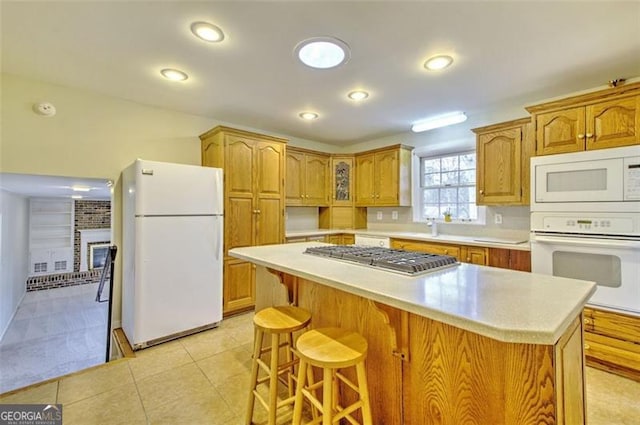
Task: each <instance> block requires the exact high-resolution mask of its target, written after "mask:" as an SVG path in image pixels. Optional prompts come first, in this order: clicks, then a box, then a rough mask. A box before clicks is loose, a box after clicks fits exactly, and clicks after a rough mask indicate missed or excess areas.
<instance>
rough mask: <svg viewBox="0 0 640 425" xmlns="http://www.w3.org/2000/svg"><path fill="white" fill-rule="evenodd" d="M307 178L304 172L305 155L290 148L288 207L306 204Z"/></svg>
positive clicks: (288, 155)
mask: <svg viewBox="0 0 640 425" xmlns="http://www.w3.org/2000/svg"><path fill="white" fill-rule="evenodd" d="M305 177H306V174H305V172H304V154H303V153H301V152H296V151H294V150H293V149H291V148H288V149H287V184H286V200H287V206H295V205H303V204H304V181H305Z"/></svg>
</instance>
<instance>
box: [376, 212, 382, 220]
mask: <svg viewBox="0 0 640 425" xmlns="http://www.w3.org/2000/svg"><path fill="white" fill-rule="evenodd" d="M376 218H377V219H378V220H382V211H378V213H377V214H376Z"/></svg>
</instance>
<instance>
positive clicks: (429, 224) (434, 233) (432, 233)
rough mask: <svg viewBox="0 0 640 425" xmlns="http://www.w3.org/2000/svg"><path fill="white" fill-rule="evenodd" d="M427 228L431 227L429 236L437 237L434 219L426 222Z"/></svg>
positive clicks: (436, 225) (436, 226)
mask: <svg viewBox="0 0 640 425" xmlns="http://www.w3.org/2000/svg"><path fill="white" fill-rule="evenodd" d="M427 226H429V227H431V236H438V223H436V221H435V219H434V220H431V221H428V222H427Z"/></svg>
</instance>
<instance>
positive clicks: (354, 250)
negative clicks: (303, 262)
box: [305, 245, 460, 276]
mask: <svg viewBox="0 0 640 425" xmlns="http://www.w3.org/2000/svg"><path fill="white" fill-rule="evenodd" d="M305 254H311V255H317V256H320V257H327V258H331V259H335V260H343V261H350V262H353V263H358V264H362V265H366V266H370V267H376V268H381V269H385V270H389V271H394V272H399V273H403V274H408V275H412V276H414V275H419V274H423V273H427V272H432V271H435V270H440V269H443V268H446V267H453V266H457V265H459V264H460V263H458V261H457V260H456V258H455V257H451V256H449V255H436V254H427V253H424V252H412V251H403V250H400V249H390V248H379V247H370V246H358V245H323V246H314V247H310V248H307V249H306V251H305Z"/></svg>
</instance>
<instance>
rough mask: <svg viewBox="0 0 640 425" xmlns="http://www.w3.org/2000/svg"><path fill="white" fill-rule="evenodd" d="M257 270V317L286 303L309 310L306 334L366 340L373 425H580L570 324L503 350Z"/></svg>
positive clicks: (577, 325)
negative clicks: (353, 334)
mask: <svg viewBox="0 0 640 425" xmlns="http://www.w3.org/2000/svg"><path fill="white" fill-rule="evenodd" d="M260 269H262V270H260ZM258 270H259V272H258V274H259V275H258V285H257V292H258V293H257V302H256V308H257V309H258V310H259V309H262V308H265V307H267V306H271V305H282V304H287V303H293V304H295V305H298V306H300V307H302V308H306V309H308V310H309V311H310V312H311V315H312V319H311V328H319V327H326V326H339V327H343V328H346V329H349V330H354V331H357V332H359V333H361V334H362V335H363V336H364V337H365V338H366V339H367V341H368V343H369V353H368V357H367V379H368V385H369V391H370V397H371V406H372V415H373V420H374V423H375V424H377V425H378V424H380V425H385V424H393V425H423V424H424V425H432V424H433V425H436V424H437V425H458V424H469V425H476V424H477V425H486V424H491V425H501V424H502V425H513V424H518V425H552V424H565V425H577V424H581V423H584V389H583V387H582V386H581V385H582V382H583V356H582V345H581V344H582V327H581V323H582V322H581V320H580V318H576V319H575V320H574V321H573V323H572V325H571V326H569V328H568V329H567V331H566V332H565V333H564V335H563V336H562V337H561V338H560V340H559V341H558V343H557V344H556V345H538V344H525V343H507V342H502V341H498V340H495V339H492V338H489V337H485V336H482V335H478V334H475V333H473V332H469V331H466V330H463V329H461V328H457V327H455V326H451V325H447V324H444V323H441V322H438V321H435V320H432V319H428V318H426V317H423V316H420V315H417V314H413V313H409V312H406V311H404V310H401V309H398V308H395V307H391V306H388V305H384V304H381V303H378V302H374V301H372V300H370V299H367V298H364V297H361V296H358V295H354V294H350V293H347V292H344V291H341V290H338V289H335V288H331V287H329V286H326V285H323V284H320V283H317V282H313V281H311V280H306V279H303V278H301V277H295V276H291V275H288V274H286V273H283V272H277V271H272V273H273V274H272V275H269V273H267V272H266V270H267V269H266V268H264V267H261V266H259V267H258ZM348 376H350V375H348ZM350 377H351V376H350ZM576 385H577V386H578V388H577V389H576ZM580 418H582V419H580Z"/></svg>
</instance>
